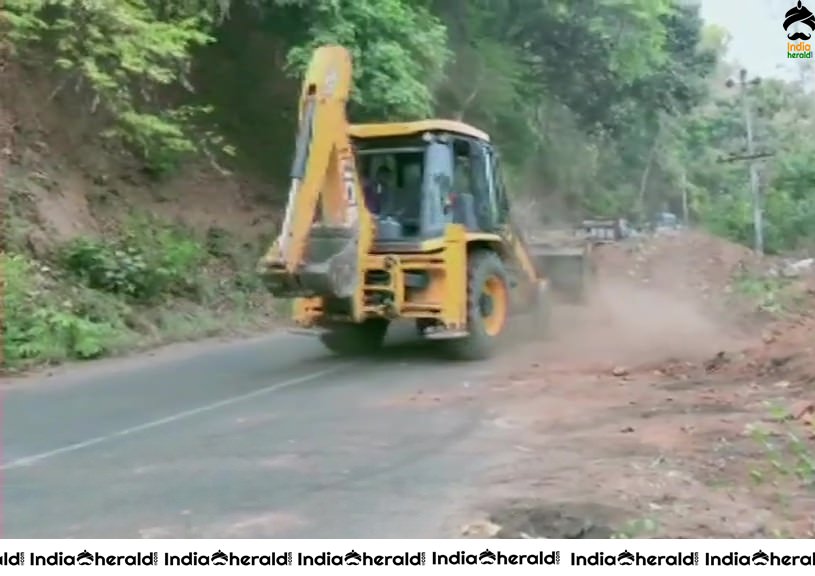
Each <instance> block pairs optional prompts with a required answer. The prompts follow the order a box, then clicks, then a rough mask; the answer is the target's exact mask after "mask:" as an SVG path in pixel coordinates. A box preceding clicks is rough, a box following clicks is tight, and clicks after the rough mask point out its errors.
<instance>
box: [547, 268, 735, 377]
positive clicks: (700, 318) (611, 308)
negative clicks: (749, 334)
mask: <svg viewBox="0 0 815 576" xmlns="http://www.w3.org/2000/svg"><path fill="white" fill-rule="evenodd" d="M551 328H552V336H551V344H552V345H551V346H550V347H548V349H547V350H546V355H547V356H554V357H555V358H557V360H559V361H577V362H582V363H606V362H608V363H615V364H625V365H632V364H640V363H643V362H652V361H654V362H657V361H662V360H667V359H675V358H682V359H686V358H687V359H693V358H701V357H707V356H710V354H711V351H712V352H713V353H715V352H716V351H718V350H721V349H725V348H730V347H732V346H734V345H737V344H738V342H739V340H740V339H739V338H738V335H736V334H734V333H733V331H732V330H731V329H729V328H728V327H727V326H723V325H722V323H721V322H720V321H718V320H716V319H715V318H714V317H713V316H712V315H711V313H710V312H709V311H706V310H705V309H704V307H703V306H701V305H699V304H698V303H696V302H692V301H688V300H687V299H683V298H682V297H679V296H678V295H676V294H671V293H668V292H664V291H661V290H659V289H650V288H644V287H642V286H638V285H636V284H635V283H634V282H627V281H625V280H609V279H607V280H605V281H603V282H602V283H598V285H596V286H594V287H593V289H592V291H591V295H590V297H589V300H588V302H587V304H586V305H585V306H582V307H581V306H573V305H559V306H556V307H555V309H554V311H553V319H552V327H551Z"/></svg>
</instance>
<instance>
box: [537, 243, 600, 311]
mask: <svg viewBox="0 0 815 576" xmlns="http://www.w3.org/2000/svg"><path fill="white" fill-rule="evenodd" d="M529 251H530V253H531V255H532V258H533V260H534V261H535V266H536V268H537V269H538V273H539V274H540V275H541V276H543V277H545V278H548V279H549V285H550V287H551V289H552V292H553V294H554V295H557V296H558V297H559V298H560V299H562V300H565V301H567V302H575V303H583V302H585V300H586V298H587V297H588V292H589V288H590V285H591V280H592V276H593V266H592V259H591V244H590V243H589V242H586V241H585V240H583V239H570V240H557V239H554V240H551V239H550V240H540V239H538V240H532V241H531V242H530V243H529Z"/></svg>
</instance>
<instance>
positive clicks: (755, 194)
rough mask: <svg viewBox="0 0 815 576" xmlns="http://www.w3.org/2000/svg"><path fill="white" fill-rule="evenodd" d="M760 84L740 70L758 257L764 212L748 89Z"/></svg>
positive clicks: (762, 237)
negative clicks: (748, 78)
mask: <svg viewBox="0 0 815 576" xmlns="http://www.w3.org/2000/svg"><path fill="white" fill-rule="evenodd" d="M760 82H761V79H759V78H753V79H752V80H750V81H748V80H747V70H745V69H743V68H742V69H741V70H740V72H739V91H740V94H739V96H740V98H741V104H742V110H743V113H744V124H745V130H746V132H747V159H749V162H750V192H751V194H752V199H753V230H754V232H755V251H756V253H757V254H758V255H759V256H762V255H763V254H764V211H763V207H762V202H761V190H760V188H759V181H758V165H757V164H756V150H755V143H754V141H753V136H754V133H753V112H752V109H751V107H750V98H749V91H748V88H749V87H750V86H755V85H757V84H759V83H760ZM733 84H734V83H733V81H732V80H728V81H727V85H728V86H733Z"/></svg>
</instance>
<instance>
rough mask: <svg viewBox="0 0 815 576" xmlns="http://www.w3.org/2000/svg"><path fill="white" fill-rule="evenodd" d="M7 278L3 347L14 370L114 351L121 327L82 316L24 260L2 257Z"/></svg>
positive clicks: (71, 303) (1, 261) (12, 256)
mask: <svg viewBox="0 0 815 576" xmlns="http://www.w3.org/2000/svg"><path fill="white" fill-rule="evenodd" d="M0 266H2V270H3V272H4V274H3V279H4V282H5V286H4V291H3V292H4V318H3V320H4V326H3V328H4V333H5V334H4V347H5V359H6V361H7V362H8V363H9V364H11V365H14V364H17V363H19V362H20V361H25V360H30V359H35V358H36V359H45V360H64V359H89V358H95V357H98V356H101V355H103V354H104V353H106V352H108V351H109V350H110V347H111V345H112V342H113V341H114V338H115V337H116V336H117V334H118V333H119V331H120V328H121V326H117V325H116V323H115V322H113V321H110V320H105V319H101V318H89V317H86V316H83V315H82V314H81V313H78V312H77V310H76V304H75V302H74V301H73V300H72V299H71V298H61V297H60V295H59V294H57V293H56V292H55V291H54V290H53V286H52V284H51V283H50V282H49V278H48V277H47V276H46V275H45V274H44V273H42V271H40V270H38V269H37V268H36V267H35V266H34V264H32V263H31V262H30V261H29V260H27V259H26V258H25V257H23V256H21V255H17V254H13V255H6V254H3V255H0Z"/></svg>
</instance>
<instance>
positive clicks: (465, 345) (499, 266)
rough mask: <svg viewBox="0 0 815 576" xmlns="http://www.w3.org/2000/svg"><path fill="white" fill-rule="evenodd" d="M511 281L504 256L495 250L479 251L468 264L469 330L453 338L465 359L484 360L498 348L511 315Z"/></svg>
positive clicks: (453, 345)
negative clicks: (460, 336) (504, 263)
mask: <svg viewBox="0 0 815 576" xmlns="http://www.w3.org/2000/svg"><path fill="white" fill-rule="evenodd" d="M509 307H510V301H509V281H508V277H507V272H506V270H505V268H504V265H503V263H502V262H501V259H500V258H499V257H498V255H497V254H495V253H493V252H477V253H475V254H473V255H471V257H470V258H469V262H468V266H467V330H468V332H469V334H468V335H467V336H466V337H464V338H461V339H457V340H451V341H450V342H449V344H450V346H451V351H452V352H453V354H454V355H455V356H456V357H457V358H459V359H462V360H482V359H485V358H489V357H490V356H492V355H493V353H494V352H495V349H496V348H497V346H498V344H499V342H500V341H501V337H502V336H503V334H504V330H505V328H506V326H507V321H508V319H509Z"/></svg>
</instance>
